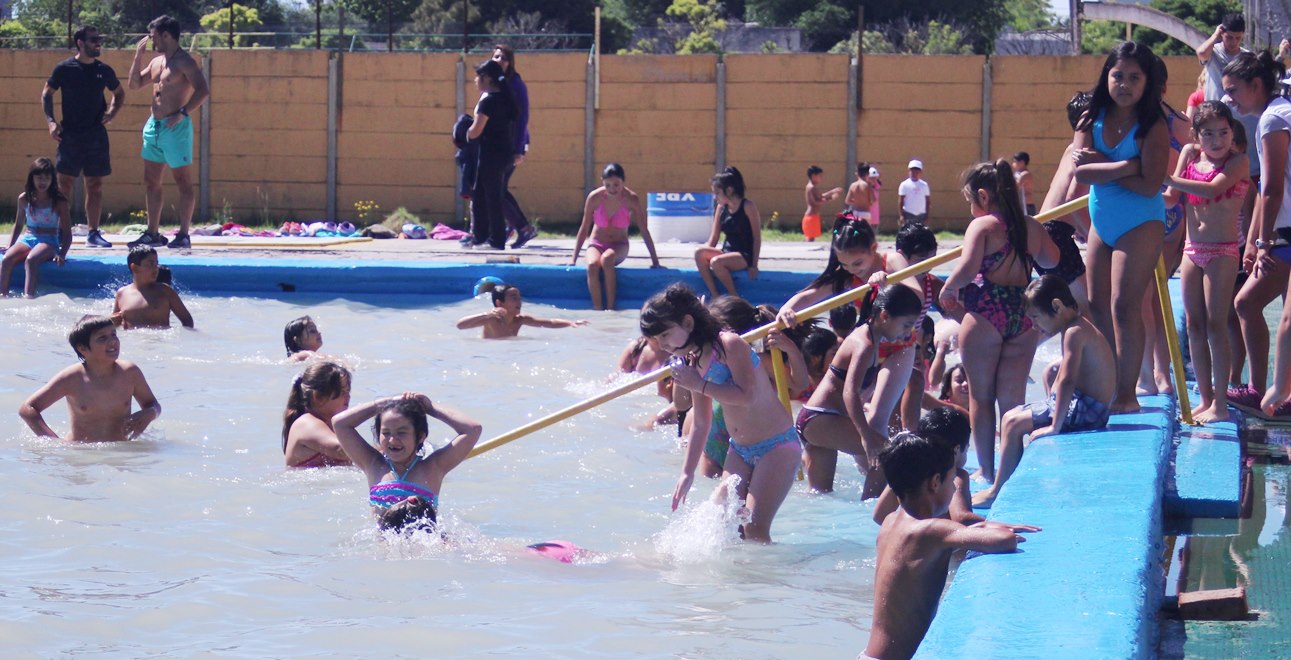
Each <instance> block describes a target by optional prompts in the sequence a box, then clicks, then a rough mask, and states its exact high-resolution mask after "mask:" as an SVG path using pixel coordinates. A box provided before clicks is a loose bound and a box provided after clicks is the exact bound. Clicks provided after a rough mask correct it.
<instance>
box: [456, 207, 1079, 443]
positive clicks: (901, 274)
mask: <svg viewBox="0 0 1291 660" xmlns="http://www.w3.org/2000/svg"><path fill="white" fill-rule="evenodd" d="M1088 204H1089V197H1088V196H1085V197H1080V198H1077V199H1073V200H1072V201H1070V202H1067V203H1066V204H1063V205H1061V206H1055V207H1054V208H1052V209H1049V210H1048V211H1045V212H1044V213H1041V214H1039V215H1037V216H1035V219H1036V221H1037V222H1045V221H1047V220H1052V219H1054V218H1060V217H1062V216H1064V215H1067V214H1068V213H1071V212H1072V211H1076V210H1078V209H1082V208H1084V207H1085V206H1087V205H1088ZM963 251H964V247H963V246H962V245H961V246H959V247H957V248H954V249H952V250H947V251H946V252H943V253H942V254H939V255H937V256H935V257H932V258H929V259H926V260H924V261H921V262H919V263H917V264H915V265H913V266H910V267H909V268H903V269H901V270H899V271H897V272H895V273H891V274H889V275H888V281H889V282H897V281H900V280H904V279H906V278H907V277H914V276H915V275H919V274H922V273H926V272H928V271H930V270H932V269H933V268H936V267H937V266H940V265H942V264H944V263H946V262H948V261H951V260H953V259H957V258H958V257H959V255H960V254H962V253H963ZM869 291H870V285H869V284H865V285H862V286H859V287H856V288H855V289H852V290H850V291H844V292H842V293H840V294H838V295H836V296H834V297H833V298H829V299H827V300H822V301H821V302H818V303H816V304H815V305H812V306H810V307H807V308H806V309H803V310H800V311H799V312H798V314H797V316H798V318H799V319H809V318H812V317H814V316H819V315H821V314H824V313H825V312H828V311H829V310H831V309H833V308H835V307H839V306H842V305H846V304H847V303H850V302H852V301H854V300H859V299H860V298H861V297H862V296H864V295H865V294H867V293H869ZM783 327H784V325H782V324H781V323H780V321H779V320H776V321H775V322H772V323H768V324H766V325H764V326H762V327H760V328H754V329H752V330H750V331H748V332H746V333H744V334H742V335H740V338H741V339H743V340H744V341H748V342H752V341H754V340H757V339H761V338H763V337H765V336H767V333H769V332H771V331H772V330H773V329H776V328H783ZM775 352H777V351H773V355H774V353H775ZM772 366H773V367H774V368H775V369H776V371H777V373H776V392H777V394H778V395H779V396H780V401H781V403H784V404H785V406H786V407H788V405H789V404H788V397H789V394H788V389H787V382H788V381H787V379H786V378H785V377H784V372H783V369H784V367H783V365H782V364H781V363H780V360H778V359H777V360H776V361H775V363H774V364H773V365H772ZM670 375H672V367H669V366H667V365H664V366H662V367H659V368H658V369H655V370H654V371H651V372H650V373H648V374H645V375H644V376H641V377H640V378H637V379H635V380H632V381H629V382H627V383H624V384H622V385H620V386H618V387H616V388H614V389H612V390H610V391H608V392H604V393H602V394H598V395H596V396H594V397H592V398H590V399H584V400H583V401H580V402H578V403H576V404H574V405H572V406H569V407H567V408H562V409H560V410H557V411H556V412H554V413H551V414H549V415H546V416H544V417H540V418H538V419H535V420H533V421H532V422H529V423H528V424H524V425H521V426H518V427H516V428H514V429H511V430H510V431H507V432H506V433H503V434H502V435H499V436H497V437H496V438H490V439H489V440H486V441H484V442H481V443H480V444H478V445H476V446H475V449H472V450H471V453H470V454H468V455H467V458H470V457H473V456H479V455H480V454H483V453H484V452H486V451H489V450H491V449H496V448H498V447H501V446H502V445H505V444H507V443H508V442H512V441H514V440H518V439H520V438H522V437H524V436H526V435H529V434H530V433H533V432H534V431H539V430H542V429H545V428H547V427H548V426H551V425H553V424H555V423H557V422H561V421H564V420H566V419H568V418H570V417H573V416H574V415H577V414H578V413H581V412H584V411H587V410H590V409H592V408H595V407H596V406H599V405H601V404H602V403H607V402H609V401H612V400H614V399H617V398H619V397H621V396H623V395H624V394H627V393H629V392H632V391H634V390H637V389H640V388H642V387H645V386H646V385H649V384H650V383H653V382H656V381H659V380H663V379H664V378H667V377H668V376H670Z"/></svg>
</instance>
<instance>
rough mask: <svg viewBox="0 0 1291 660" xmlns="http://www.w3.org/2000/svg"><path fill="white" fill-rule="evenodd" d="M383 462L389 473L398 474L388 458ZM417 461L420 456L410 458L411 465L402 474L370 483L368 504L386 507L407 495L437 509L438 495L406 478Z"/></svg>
mask: <svg viewBox="0 0 1291 660" xmlns="http://www.w3.org/2000/svg"><path fill="white" fill-rule="evenodd" d="M385 462H386V465H388V466H390V473H391V474H394V475H398V474H399V472H398V471H396V470H395V467H394V463H391V462H390V459H388V458H387V459H385ZM419 462H421V456H418V457H416V458H414V459H413V460H412V465H409V466H408V469H407V470H406V471H404V473H403V476H401V477H398V478H396V479H391V480H390V481H379V482H377V483H375V484H372V486H370V487H369V488H368V504H371V505H372V506H373V508H377V509H388V508H390V507H392V506H394V505H396V504H398V503H400V502H402V501H404V500H406V499H408V498H409V497H416V498H417V499H420V500H423V501H425V502H429V503H430V506H431V508H433V509H436V510H438V509H439V496H438V495H436V494H435V493H434V491H431V490H430V489H429V488H426V487H425V486H423V485H421V484H418V483H413V482H411V481H408V480H407V479H408V475H409V474H410V473H411V472H412V469H413V468H414V467H417V463H419Z"/></svg>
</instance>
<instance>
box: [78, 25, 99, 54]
mask: <svg viewBox="0 0 1291 660" xmlns="http://www.w3.org/2000/svg"><path fill="white" fill-rule="evenodd" d="M98 31H99V29H98V28H96V27H94V26H93V25H82V26H81V27H80V29H78V30H77V31H76V32H74V33H72V44H73V45H74V46H75V47H76V49H77V50H80V48H81V47H80V46H79V45H77V44H79V43H80V42H82V41H87V40H88V39H89V38H90V33H91V32H98Z"/></svg>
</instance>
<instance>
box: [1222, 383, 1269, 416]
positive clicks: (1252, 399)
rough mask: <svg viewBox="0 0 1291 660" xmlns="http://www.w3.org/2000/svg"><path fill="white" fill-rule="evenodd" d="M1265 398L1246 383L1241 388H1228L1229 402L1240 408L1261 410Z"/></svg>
mask: <svg viewBox="0 0 1291 660" xmlns="http://www.w3.org/2000/svg"><path fill="white" fill-rule="evenodd" d="M1263 398H1264V396H1263V395H1262V394H1261V393H1259V392H1256V391H1255V389H1254V388H1252V387H1251V386H1250V385H1248V384H1246V383H1243V384H1242V385H1241V386H1240V387H1230V388H1228V402H1229V403H1231V404H1233V405H1235V406H1237V407H1238V408H1246V409H1248V410H1259V409H1260V400H1261V399H1263Z"/></svg>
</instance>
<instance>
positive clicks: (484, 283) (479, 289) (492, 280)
mask: <svg viewBox="0 0 1291 660" xmlns="http://www.w3.org/2000/svg"><path fill="white" fill-rule="evenodd" d="M503 284H506V282H503V281H502V278H500V277H494V276H492V275H485V276H484V277H481V278H480V281H478V282H476V283H475V292H474V293H473V294H471V295H474V296H478V295H480V294H481V293H488V292H490V291H492V290H493V288H494V287H497V286H501V285H503Z"/></svg>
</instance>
